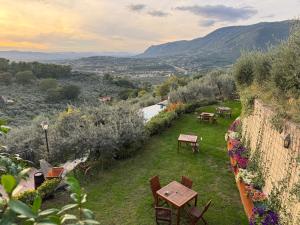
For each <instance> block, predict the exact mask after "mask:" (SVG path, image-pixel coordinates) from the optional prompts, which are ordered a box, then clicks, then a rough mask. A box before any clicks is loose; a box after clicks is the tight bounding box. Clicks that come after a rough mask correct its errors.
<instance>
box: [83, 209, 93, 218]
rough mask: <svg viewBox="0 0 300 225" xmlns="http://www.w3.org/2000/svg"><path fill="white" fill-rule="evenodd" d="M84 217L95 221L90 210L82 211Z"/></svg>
mask: <svg viewBox="0 0 300 225" xmlns="http://www.w3.org/2000/svg"><path fill="white" fill-rule="evenodd" d="M82 212H83V215H84V217H85V218H87V219H94V213H93V212H92V211H91V210H89V209H82Z"/></svg>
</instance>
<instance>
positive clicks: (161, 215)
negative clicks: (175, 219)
mask: <svg viewBox="0 0 300 225" xmlns="http://www.w3.org/2000/svg"><path fill="white" fill-rule="evenodd" d="M155 220H156V224H160V223H164V224H168V225H172V210H171V209H169V208H164V207H155Z"/></svg>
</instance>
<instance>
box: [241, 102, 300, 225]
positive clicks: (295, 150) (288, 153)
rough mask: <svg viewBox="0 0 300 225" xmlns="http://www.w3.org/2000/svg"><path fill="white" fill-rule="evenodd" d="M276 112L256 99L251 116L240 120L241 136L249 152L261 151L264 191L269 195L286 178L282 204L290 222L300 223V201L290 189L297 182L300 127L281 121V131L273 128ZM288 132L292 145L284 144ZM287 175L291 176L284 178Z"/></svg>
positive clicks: (298, 176)
mask: <svg viewBox="0 0 300 225" xmlns="http://www.w3.org/2000/svg"><path fill="white" fill-rule="evenodd" d="M274 113H275V112H273V111H272V109H271V108H269V107H268V106H266V105H264V104H263V103H262V102H261V101H259V100H256V101H255V104H254V111H253V113H252V115H250V116H248V117H246V118H244V119H243V138H244V139H245V141H246V142H247V143H249V145H250V148H251V153H253V152H254V151H255V149H256V148H260V150H261V152H262V162H263V165H264V169H265V172H266V174H268V176H267V178H266V181H265V182H266V183H265V187H264V190H263V191H264V192H265V193H266V194H270V192H271V190H272V188H273V187H274V186H275V187H276V186H277V187H279V184H278V182H280V181H282V180H289V181H288V182H287V183H288V185H287V188H285V192H284V193H283V195H282V196H283V199H284V201H283V202H284V204H285V205H286V207H287V209H288V211H289V212H290V213H291V214H292V219H291V220H292V221H290V223H289V224H291V225H299V224H300V202H299V201H297V200H295V198H294V195H292V194H291V193H290V192H291V190H292V189H293V188H294V187H295V184H297V183H299V182H300V179H299V178H300V126H299V125H297V124H294V123H291V122H289V121H286V122H285V124H284V129H283V132H282V133H281V134H280V133H279V132H278V131H276V130H275V129H273V128H272V125H271V122H270V120H271V118H272V117H273V115H274ZM287 134H290V136H291V144H290V146H289V148H285V147H284V136H285V135H287ZM289 176H290V179H286V178H287V177H289Z"/></svg>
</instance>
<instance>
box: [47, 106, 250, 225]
mask: <svg viewBox="0 0 300 225" xmlns="http://www.w3.org/2000/svg"><path fill="white" fill-rule="evenodd" d="M226 105H227V106H229V107H231V108H232V109H233V118H235V117H237V116H238V115H239V113H240V105H239V103H238V102H228V103H226ZM214 109H215V107H213V106H210V107H205V108H202V109H201V110H203V111H211V112H213V111H214ZM232 120H233V119H220V118H218V122H217V124H208V123H201V122H199V121H197V119H196V115H194V114H187V115H183V116H182V117H181V118H180V119H179V120H177V121H175V122H174V124H173V125H172V127H171V128H169V129H167V130H166V131H165V132H163V133H162V134H160V135H157V136H154V137H152V138H150V140H149V141H148V142H147V143H146V145H145V147H144V149H143V150H142V151H141V152H140V153H139V154H137V155H136V156H134V157H133V158H131V159H128V160H124V161H121V162H119V163H117V165H115V166H114V168H111V169H110V170H107V171H104V172H99V173H98V175H94V176H92V177H91V178H90V180H89V182H88V183H87V184H85V185H84V187H85V189H86V191H87V192H88V203H87V207H88V208H90V209H92V210H93V211H94V212H95V214H96V218H97V220H98V221H100V223H101V224H102V225H152V224H155V222H154V210H153V207H152V205H151V204H152V202H153V199H152V195H151V191H150V187H149V178H150V177H152V176H154V175H159V177H160V179H161V184H162V185H166V184H168V183H169V182H171V181H173V180H177V181H180V179H181V176H182V175H185V176H188V177H190V178H191V179H192V180H193V182H194V184H193V189H194V190H195V191H197V192H198V194H199V197H198V207H201V206H203V205H204V204H205V203H206V202H207V201H208V200H209V199H212V202H213V204H212V207H211V208H210V209H209V211H208V212H207V214H206V215H205V217H206V220H207V221H208V223H209V224H211V225H243V224H248V223H247V218H246V216H245V213H244V210H243V207H242V204H241V203H240V197H239V193H238V190H237V187H236V184H235V180H234V176H233V174H232V172H231V170H230V166H229V159H228V156H227V152H226V144H225V140H224V134H225V132H226V130H227V128H228V126H229V124H230V123H231V121H232ZM180 133H195V134H197V135H199V136H201V137H202V138H203V140H202V142H200V152H199V153H197V154H193V153H192V151H191V150H190V148H185V147H183V148H182V149H181V150H180V152H179V153H177V137H178V135H179V134H180ZM65 198H66V197H65V196H64V195H63V196H57V198H56V199H54V200H51V201H50V202H47V203H46V204H47V206H57V205H58V204H62V203H63V202H64V201H65ZM181 224H187V221H186V220H182V223H181ZM199 224H201V222H199Z"/></svg>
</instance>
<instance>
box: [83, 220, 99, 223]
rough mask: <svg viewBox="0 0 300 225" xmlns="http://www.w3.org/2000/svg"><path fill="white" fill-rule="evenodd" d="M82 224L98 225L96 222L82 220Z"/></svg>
mask: <svg viewBox="0 0 300 225" xmlns="http://www.w3.org/2000/svg"><path fill="white" fill-rule="evenodd" d="M82 222H83V223H84V224H100V223H99V222H98V221H96V220H83V221H82Z"/></svg>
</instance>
